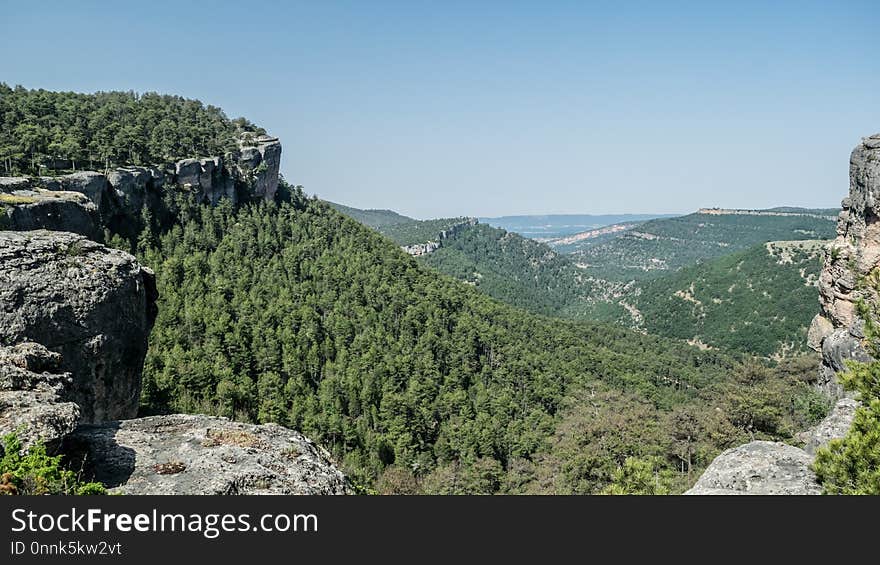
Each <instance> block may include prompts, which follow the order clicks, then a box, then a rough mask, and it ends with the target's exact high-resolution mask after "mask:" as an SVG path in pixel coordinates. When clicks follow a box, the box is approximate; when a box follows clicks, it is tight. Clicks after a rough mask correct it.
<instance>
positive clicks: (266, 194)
mask: <svg viewBox="0 0 880 565" xmlns="http://www.w3.org/2000/svg"><path fill="white" fill-rule="evenodd" d="M236 162H237V167H238V169H239V171H240V172H241V174H242V175H243V176H244V177H245V178H250V179H251V182H252V184H253V196H254V197H256V198H262V199H263V200H266V201H267V202H272V201H273V200H275V193H276V192H277V191H278V174H279V170H280V168H281V143H280V142H279V141H278V138H277V137H271V136H268V135H261V136H259V137H257V138H256V140H255V141H254V144H253V145H248V146H243V147H242V148H241V149H240V154H239V155H238V158H237V159H236Z"/></svg>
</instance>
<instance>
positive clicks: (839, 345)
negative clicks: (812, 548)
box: [687, 134, 880, 494]
mask: <svg viewBox="0 0 880 565" xmlns="http://www.w3.org/2000/svg"><path fill="white" fill-rule="evenodd" d="M841 208H842V210H841V212H840V214H839V215H838V219H837V238H836V239H835V240H834V241H833V242H832V243H831V244H830V245H829V247H828V249H827V252H826V255H825V263H824V265H823V268H822V272H821V274H820V276H819V285H818V286H819V313H818V314H817V315H816V317H815V318H813V322H812V324H811V326H810V331H809V334H808V341H809V345H810V347H812V348H813V349H815V350H816V351H818V352H820V353H821V366H820V369H819V378H818V381H817V386H818V388H819V390H821V391H822V392H824V393H825V394H826V395H827V396H828V397H829V398H830V399H831V400H832V401H834V402H835V404H834V408H833V409H832V411H831V413H830V414H829V415H828V417H826V418H825V419H824V420H823V421H822V422H820V423H819V424H818V425H817V426H816V427H815V428H814V429H812V430H809V431H807V432H804V433H803V434H801V438H800V439H801V440H802V442H803V443H804V449H799V448H797V447H793V446H790V445H785V444H782V443H773V442H763V441H755V442H751V443H748V444H746V445H742V446H739V447H736V448H733V449H729V450H727V451H725V452H724V453H722V454H721V455H719V456H718V457H717V458H716V459H715V460H714V461H713V462H712V464H711V465H709V467H708V468H707V469H706V471H705V472H704V473H703V475H702V476H701V477H700V479H699V480H698V481H697V483H696V485H694V487H693V488H692V489H691V490H690V491H688V493H687V494H818V493H820V492H821V487H820V486H819V485H818V484H817V483H816V476H815V474H814V473H813V471H812V469H811V465H812V462H813V459H814V457H815V454H816V451H817V450H818V449H819V447H821V446H823V445H825V444H827V443H828V442H829V441H830V440H832V439H835V438H841V437H844V436H845V435H846V433H847V432H848V431H849V428H850V426H851V425H852V422H853V418H854V415H855V411H856V407H857V406H858V403H857V402H856V401H855V400H853V399H852V398H847V397H846V396H845V394H844V391H843V389H842V388H841V386H840V384H839V382H838V380H837V376H836V375H837V373H838V372H840V371H843V370H845V369H846V361H847V360H856V361H870V360H871V359H872V358H871V356H870V355H869V353H868V351H867V350H866V348H865V346H864V340H865V333H866V326H867V327H876V326H877V324H878V322H880V320H878V319H876V314H875V313H876V312H878V311H880V296H878V291H877V288H878V286H880V285H878V283H880V269H878V267H880V134H875V135H872V136H871V137H867V138H865V139H863V140H862V141H861V142H860V143H859V144H858V145H857V146H856V148H855V149H854V150H853V151H852V154H851V156H850V163H849V195H848V196H847V197H846V198H844V199H843V202H842V203H841Z"/></svg>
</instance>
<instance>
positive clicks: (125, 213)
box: [0, 134, 281, 240]
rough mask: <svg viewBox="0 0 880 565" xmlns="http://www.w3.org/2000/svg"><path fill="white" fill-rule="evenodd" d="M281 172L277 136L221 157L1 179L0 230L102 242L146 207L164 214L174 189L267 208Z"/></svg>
mask: <svg viewBox="0 0 880 565" xmlns="http://www.w3.org/2000/svg"><path fill="white" fill-rule="evenodd" d="M280 168H281V143H280V142H279V141H278V138H275V137H270V136H267V135H261V136H257V137H253V135H250V134H249V135H246V136H244V137H243V138H242V139H241V140H240V141H239V144H238V148H237V149H235V150H233V151H230V152H228V153H226V154H225V155H222V156H214V157H206V158H202V159H184V160H181V161H177V162H174V163H168V164H165V165H157V166H151V167H134V166H130V167H120V168H117V169H113V170H110V171H108V172H107V173H106V174H103V173H99V172H95V171H80V172H76V173H72V174H68V175H60V176H56V177H39V178H34V179H31V178H24V177H0V212H2V214H0V229H15V230H32V229H49V230H56V231H70V232H73V233H79V234H82V235H85V236H87V237H89V238H90V239H95V240H100V239H101V236H102V234H103V230H104V228H110V229H111V231H113V232H116V233H121V234H123V235H125V236H134V235H137V233H138V231H139V229H138V228H139V225H140V224H139V221H140V215H141V209H142V208H143V207H144V206H147V207H149V208H150V209H152V210H153V212H154V215H155V214H157V213H159V214H160V215H161V210H160V207H161V204H162V195H163V194H164V192H165V191H166V190H170V189H171V188H172V187H174V188H175V189H182V190H186V191H189V192H190V193H191V194H193V196H194V197H195V198H196V199H197V200H198V201H199V202H201V203H205V204H210V205H216V204H218V203H219V202H220V201H221V200H223V199H229V200H230V201H231V202H232V204H233V205H235V204H238V203H239V202H240V201H247V200H266V201H269V202H271V201H274V200H275V194H276V193H277V191H278V183H279V179H280ZM75 193H79V195H82V196H84V197H85V198H86V199H88V201H90V202H91V205H89V204H88V202H87V201H86V200H84V199H83V198H82V196H77V195H75ZM4 194H5V195H6V196H3V195H4ZM4 200H5V202H4ZM4 215H5V216H7V219H4V218H3V216H4Z"/></svg>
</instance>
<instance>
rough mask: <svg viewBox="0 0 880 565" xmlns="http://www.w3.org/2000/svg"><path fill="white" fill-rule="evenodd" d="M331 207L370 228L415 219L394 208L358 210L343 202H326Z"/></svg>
mask: <svg viewBox="0 0 880 565" xmlns="http://www.w3.org/2000/svg"><path fill="white" fill-rule="evenodd" d="M327 204H329V205H330V206H331V207H333V208H334V209H336V211H338V212H342V213H343V214H345V215H346V216H348V217H349V218H353V219H355V220H357V221H358V222H360V223H362V224H364V225H367V226H369V227H371V228H381V227H383V226H390V225H393V224H402V223H405V222H414V221H416V220H415V219H413V218H410V217H409V216H404V215H403V214H398V213H397V212H395V211H394V210H378V209H369V210H360V209H358V208H352V207H350V206H345V205H343V204H337V203H335V202H329V201H328V202H327Z"/></svg>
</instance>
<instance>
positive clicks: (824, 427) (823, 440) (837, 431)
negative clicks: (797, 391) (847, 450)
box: [804, 397, 859, 457]
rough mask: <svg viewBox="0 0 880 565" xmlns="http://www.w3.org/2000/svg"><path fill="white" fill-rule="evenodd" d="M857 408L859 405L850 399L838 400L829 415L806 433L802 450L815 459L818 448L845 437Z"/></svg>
mask: <svg viewBox="0 0 880 565" xmlns="http://www.w3.org/2000/svg"><path fill="white" fill-rule="evenodd" d="M858 407H859V403H858V402H857V401H855V400H853V399H852V398H845V397H844V398H841V399H839V400H838V401H837V402H836V403H835V405H834V407H833V408H832V409H831V413H830V414H828V416H827V417H826V418H825V419H824V420H822V421H821V422H819V424H818V425H817V426H816V427H815V428H813V429H811V430H809V431H808V432H807V434H806V442H805V443H806V445H805V446H804V450H805V451H806V452H807V453H809V454H810V455H812V456H814V457H815V455H816V451H818V450H819V448H820V447H822V446H823V445H826V444H827V443H828V442H829V441H831V440H832V439H840V438H842V437H844V436H846V434H847V432H848V431H849V428H850V427H851V426H852V423H853V420H854V419H855V416H856V408H858Z"/></svg>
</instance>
